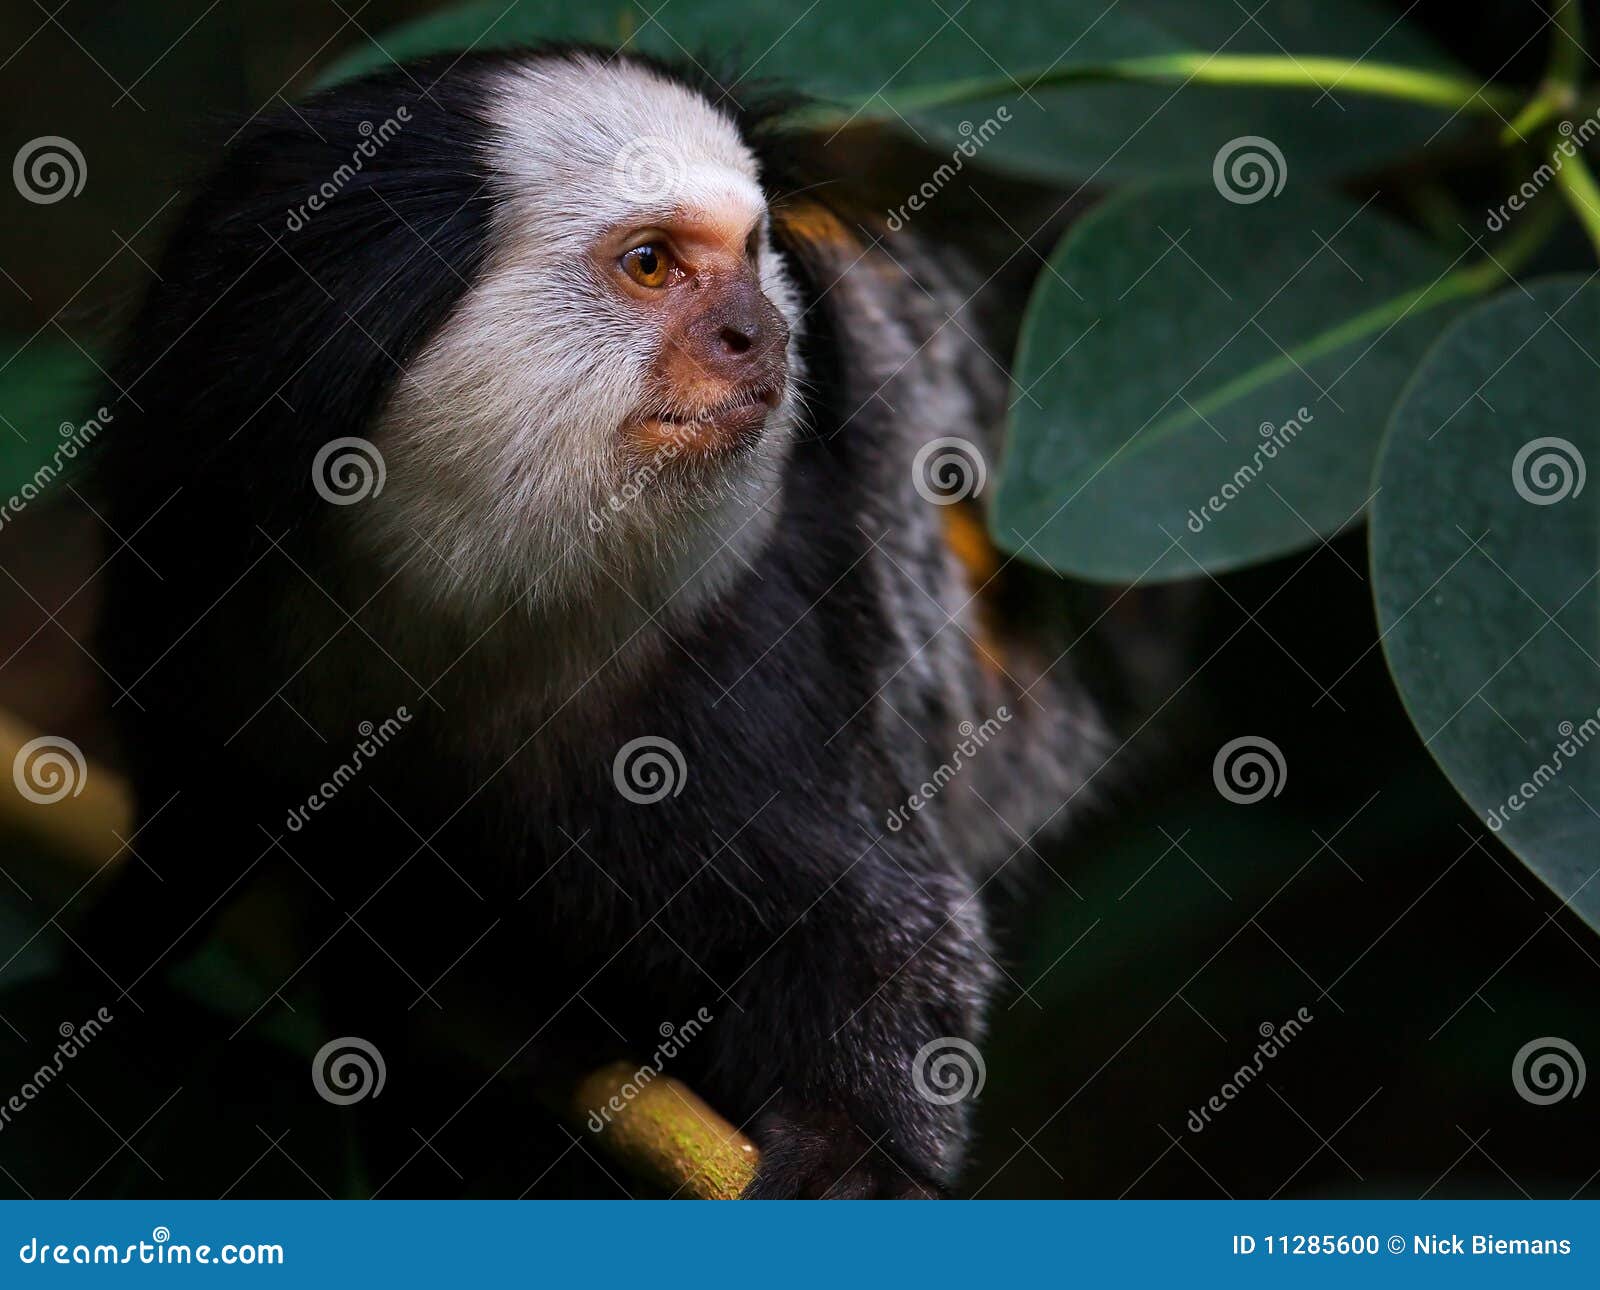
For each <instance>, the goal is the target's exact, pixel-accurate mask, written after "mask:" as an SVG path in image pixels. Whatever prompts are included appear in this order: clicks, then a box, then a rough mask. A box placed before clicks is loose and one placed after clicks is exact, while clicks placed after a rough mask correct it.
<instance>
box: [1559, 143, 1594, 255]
mask: <svg viewBox="0 0 1600 1290" xmlns="http://www.w3.org/2000/svg"><path fill="white" fill-rule="evenodd" d="M1556 183H1557V184H1558V185H1559V186H1560V188H1561V192H1562V195H1563V196H1565V197H1566V199H1567V205H1568V206H1570V207H1571V208H1572V213H1573V214H1574V215H1576V216H1577V217H1578V223H1580V224H1582V225H1583V231H1584V232H1585V233H1587V234H1588V235H1589V241H1590V242H1592V243H1594V249H1595V253H1596V254H1597V255H1600V184H1596V183H1595V179H1594V172H1593V171H1592V170H1590V169H1589V164H1588V162H1586V161H1584V159H1583V157H1582V155H1581V154H1579V153H1576V152H1574V153H1573V155H1572V156H1570V157H1568V158H1567V159H1566V160H1565V161H1563V162H1562V163H1561V165H1560V167H1559V168H1558V169H1557V170H1556Z"/></svg>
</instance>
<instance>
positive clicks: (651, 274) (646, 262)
mask: <svg viewBox="0 0 1600 1290" xmlns="http://www.w3.org/2000/svg"><path fill="white" fill-rule="evenodd" d="M672 264H673V260H672V253H671V252H670V251H668V250H667V248H666V247H664V246H662V245H660V244H659V243H656V242H646V243H645V244H644V245H643V246H636V247H634V248H633V249H632V250H631V251H629V252H627V253H626V254H625V255H624V256H623V257H622V271H623V272H624V273H626V274H627V275H628V276H629V277H630V278H632V279H633V280H634V281H635V282H637V283H638V284H639V285H640V286H641V287H664V286H666V285H667V277H668V275H670V274H671V272H672Z"/></svg>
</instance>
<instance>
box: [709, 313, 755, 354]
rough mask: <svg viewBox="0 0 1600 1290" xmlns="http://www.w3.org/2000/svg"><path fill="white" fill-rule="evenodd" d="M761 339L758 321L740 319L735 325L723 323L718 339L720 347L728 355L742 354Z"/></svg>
mask: <svg viewBox="0 0 1600 1290" xmlns="http://www.w3.org/2000/svg"><path fill="white" fill-rule="evenodd" d="M760 338H761V323H760V321H759V320H758V319H755V318H747V319H741V320H740V321H739V322H737V323H724V324H723V325H722V333H721V335H720V337H719V339H720V340H721V341H722V347H723V348H724V349H725V350H727V351H728V353H730V354H742V353H744V352H745V351H746V350H747V349H749V348H750V346H751V345H753V344H754V343H755V342H756V341H757V340H759V339H760Z"/></svg>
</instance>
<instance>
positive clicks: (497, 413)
mask: <svg viewBox="0 0 1600 1290" xmlns="http://www.w3.org/2000/svg"><path fill="white" fill-rule="evenodd" d="M488 111H489V115H490V117H491V119H492V121H493V122H494V127H495V128H494V131H493V137H492V142H491V145H490V153H491V155H490V157H489V159H488V160H489V165H490V170H491V173H492V174H493V176H494V178H493V180H492V181H491V183H492V185H493V188H494V190H495V197H496V198H497V205H496V208H495V214H494V217H493V219H492V223H491V230H490V246H489V249H488V254H487V256H486V259H485V263H484V266H483V269H482V271H481V274H480V276H479V280H478V281H477V282H476V283H475V284H474V285H473V286H472V287H471V288H470V289H469V290H468V291H467V293H466V294H465V295H464V296H463V298H462V300H461V301H460V303H459V304H458V305H457V307H456V309H455V311H454V312H453V314H452V315H451V316H450V318H449V319H448V320H447V321H446V323H445V324H444V326H443V327H442V328H441V329H440V330H439V331H438V333H437V334H436V335H434V336H433V337H432V339H431V340H429V341H428V342H427V344H426V345H425V346H424V347H423V349H422V350H421V351H420V353H419V354H418V355H417V356H416V357H415V358H414V359H413V361H412V362H411V363H410V365H409V366H408V368H407V370H406V371H405V372H404V373H403V374H402V376H401V378H400V380H399V381H398V382H397V384H396V388H395V390H394V392H393V394H392V396H391V397H390V399H389V402H388V404H387V406H386V407H385V409H384V411H383V413H382V415H381V416H380V418H379V419H378V423H377V425H376V426H375V428H374V430H373V433H372V437H373V439H374V441H375V442H376V443H377V445H378V448H379V450H380V451H381V452H382V454H383V457H384V461H385V465H386V469H387V480H386V483H385V486H384V489H383V491H382V492H381V493H380V494H378V495H377V496H375V497H371V498H368V499H367V500H366V501H365V502H363V503H362V504H361V505H360V506H359V507H353V508H351V509H352V510H356V511H359V512H360V514H359V515H358V516H353V517H352V520H353V522H354V526H355V530H356V532H357V533H358V538H357V540H358V541H360V542H362V543H363V545H365V547H366V550H367V554H368V555H369V557H376V558H377V559H378V560H380V561H381V562H382V563H383V564H384V565H386V566H388V569H389V572H392V573H397V574H398V577H399V578H400V579H404V580H406V581H407V582H408V583H409V584H410V586H411V589H412V591H413V592H420V593H421V598H422V599H423V600H425V601H427V602H429V603H432V604H434V605H435V606H437V607H438V608H439V609H441V610H445V611H453V612H456V613H460V614H461V615H463V616H465V617H469V618H470V617H477V616H479V615H482V614H489V615H491V616H492V615H495V614H499V613H501V612H502V611H503V610H504V609H505V608H506V606H508V605H510V604H514V603H516V602H517V601H519V600H521V601H523V602H525V603H526V604H527V606H528V607H529V608H530V610H531V611H532V612H533V613H535V614H536V615H540V616H545V615H555V614H557V613H559V612H570V611H571V610H572V609H575V608H578V607H582V609H583V610H584V611H585V612H588V613H595V612H600V613H604V612H606V606H608V605H610V606H614V607H615V608H616V609H617V611H618V612H619V613H622V614H624V615H625V616H632V615H633V614H634V613H635V612H636V611H640V610H642V611H643V612H646V613H649V612H654V611H655V610H657V609H659V608H661V607H662V606H664V605H670V607H671V608H672V609H674V610H679V609H681V610H684V611H692V609H693V608H694V606H695V605H696V604H698V603H700V602H701V601H702V599H703V597H704V596H706V595H708V594H716V593H717V592H719V591H721V590H723V589H725V588H726V587H727V586H728V585H729V583H730V582H731V581H732V580H733V578H735V577H736V576H737V575H738V573H739V571H740V570H741V569H742V568H743V567H744V566H745V564H746V563H747V562H748V561H749V560H750V558H751V557H752V556H753V555H754V553H755V552H756V551H757V550H759V548H760V547H761V545H762V544H763V543H764V542H765V541H766V539H767V536H768V534H769V533H770V530H771V525H772V522H773V520H774V519H775V518H776V512H777V509H778V505H779V500H780V499H779V493H780V489H781V478H782V471H783V465H784V462H785V460H786V458H787V455H788V451H789V446H790V443H791V441H792V438H793V433H794V427H795V422H796V417H797V409H796V397H795V394H794V390H795V387H796V385H797V383H798V378H799V376H800V372H799V369H798V363H797V359H796V346H797V342H798V332H799V313H800V307H799V299H798V295H797V293H796V291H795V288H794V285H793V284H792V282H791V281H790V280H789V278H788V276H787V274H786V273H785V271H784V268H783V265H782V263H781V261H780V260H779V258H778V256H777V255H776V253H775V252H773V250H772V248H771V247H770V246H765V247H764V248H763V250H762V254H761V258H760V263H761V266H762V268H761V277H762V286H763V289H764V291H765V292H766V295H767V296H768V298H769V299H770V300H771V301H772V302H773V303H774V304H775V305H776V306H777V308H778V309H779V310H780V312H782V313H783V315H784V317H785V318H786V319H787V320H788V322H789V324H790V353H789V365H790V377H791V379H790V381H789V392H788V393H787V394H786V395H785V397H784V400H783V403H782V404H781V405H780V406H779V407H778V408H777V409H775V410H774V411H773V412H772V413H771V414H770V415H769V416H768V418H767V421H766V426H765V429H764V431H763V434H762V436H761V438H760V440H759V442H758V443H757V444H756V445H754V446H753V447H752V448H750V449H748V450H746V451H744V452H740V453H737V454H733V455H731V456H729V457H728V458H726V459H725V460H724V461H723V462H722V463H721V465H720V467H719V468H715V469H706V468H704V467H702V466H700V465H699V464H698V463H696V465H695V466H694V467H693V468H691V469H688V470H685V469H680V467H682V466H684V465H686V464H687V463H682V462H679V461H666V462H663V463H652V462H649V461H645V462H641V461H639V460H637V459H633V460H630V459H629V457H628V455H627V453H626V452H625V451H624V443H625V440H624V438H623V436H622V435H621V433H620V427H621V426H622V424H623V423H624V422H625V421H626V420H627V418H628V417H629V415H630V413H631V412H632V410H633V409H635V408H636V407H637V406H638V405H639V403H640V401H641V396H642V394H643V392H644V381H645V372H646V370H647V368H648V367H649V365H650V362H651V358H652V353H651V352H650V347H649V346H648V345H641V343H640V329H639V326H638V321H637V318H636V317H635V316H634V315H633V314H631V313H630V311H629V309H628V308H627V306H626V305H625V304H623V303H622V302H621V301H619V300H618V298H617V296H616V294H615V292H614V291H613V290H612V289H610V288H603V287H602V286H601V284H599V283H597V282H596V281H594V280H593V277H592V273H591V270H590V269H589V264H590V262H591V261H590V255H589V252H590V248H591V246H592V244H593V242H594V240H595V239H596V238H597V237H598V236H599V234H600V233H601V232H602V231H603V230H606V229H609V228H613V227H615V226H616V225H618V224H622V223H625V222H628V221H637V222H639V223H640V224H647V223H649V222H650V221H651V219H652V218H660V216H661V215H663V214H664V213H665V211H666V210H667V209H670V208H672V207H689V208H702V209H709V210H719V209H727V207H728V206H729V204H737V205H739V206H741V207H747V208H748V212H749V213H750V214H751V215H757V214H759V213H760V212H761V210H762V209H764V201H763V198H762V195H761V190H760V188H759V186H758V184H757V181H756V174H757V171H756V162H755V158H754V157H753V156H752V154H751V153H750V150H749V148H748V147H747V146H746V144H745V143H744V141H743V139H742V138H741V137H740V135H739V132H738V130H737V129H736V128H735V127H734V125H733V123H732V122H731V121H730V120H728V119H727V118H726V117H724V116H723V115H722V114H721V113H720V112H718V111H717V110H716V109H715V108H713V107H712V105H711V104H710V103H709V102H707V101H706V100H705V99H704V98H702V97H701V96H699V95H697V94H695V93H693V92H692V91H690V90H688V89H686V88H684V87H682V86H679V85H677V84H675V83H674V82H671V81H669V80H666V79H665V78H663V77H660V76H658V75H656V74H654V73H651V72H648V71H644V70H641V69H639V68H637V67H634V66H630V65H626V64H622V63H615V62H613V63H605V62H602V61H600V60H597V59H593V58H588V57H584V58H578V59H571V60H569V59H542V60H536V61H532V62H529V63H527V64H524V65H522V66H519V67H515V68H509V69H508V70H507V72H506V74H505V75H504V77H503V78H502V79H501V80H500V82H499V83H498V85H496V86H495V88H494V91H493V93H492V95H491V98H490V102H489V104H488Z"/></svg>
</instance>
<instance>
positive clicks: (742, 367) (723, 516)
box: [108, 48, 802, 618]
mask: <svg viewBox="0 0 1600 1290" xmlns="http://www.w3.org/2000/svg"><path fill="white" fill-rule="evenodd" d="M716 93H717V91H716V90H714V89H713V90H710V91H702V89H701V88H699V87H698V86H697V85H693V84H690V83H689V82H688V81H686V80H683V79H680V77H679V75H678V74H676V73H673V72H672V71H670V70H668V69H665V68H662V67H658V66H657V65H655V64H653V63H650V62H648V61H645V60H642V59H639V58H635V57H632V56H627V55H610V56H607V55H602V54H600V53H597V52H594V51H590V50H586V49H574V48H551V49H543V50H535V51H523V52H514V53H476V54H468V55H461V56H456V55H441V56H439V57H436V58H433V59H427V60H423V61H421V62H418V63H413V64H410V65H408V66H407V67H405V68H391V69H389V70H388V71H385V72H379V73H376V74H374V75H372V76H367V77H363V78H360V79H358V80H354V81H350V82H348V83H346V84H342V85H339V86H337V87H335V88H332V89H329V90H324V91H322V92H320V93H318V94H315V95H313V96H311V97H310V98H309V99H307V100H305V101H304V102H302V103H299V104H296V105H294V106H292V107H288V108H285V109H284V110H282V111H273V112H267V113H263V114H261V115H260V116H258V117H257V118H254V119H252V120H251V121H249V122H247V123H246V124H245V125H244V126H242V127H240V129H239V131H238V132H237V134H236V137H235V138H234V140H232V141H231V143H230V144H229V146H228V147H227V148H226V149H225V150H224V155H223V158H222V161H221V163H220V165H218V166H217V168H216V169H215V171H214V172H213V173H212V175H211V176H210V177H209V178H208V179H207V180H206V181H205V183H204V184H203V185H202V187H201V189H200V192H199V194H198V195H197V196H196V197H195V199H194V200H193V201H192V203H191V204H190V206H189V208H188V210H187V212H186V214H185V216H184V218H183V221H182V223H181V224H180V226H179V228H178V229H177V230H176V232H175V235H174V236H173V238H172V240H171V242H170V244H169V249H168V251H167V254H166V256H165V257H164V258H163V261H162V264H161V266H160V276H159V277H158V278H157V280H156V281H155V282H154V283H152V286H151V289H150V294H149V296H148V298H147V300H146V303H145V306H144V310H143V312H142V314H141V315H140V317H139V319H138V320H137V322H136V324H135V326H134V327H133V328H132V329H131V332H130V345H129V348H128V350H127V352H126V353H125V354H124V355H123V356H122V359H121V362H120V364H119V370H118V374H117V378H116V381H115V382H114V384H115V386H116V388H117V390H118V392H119V394H125V395H127V396H129V397H128V398H126V399H124V400H123V402H122V404H121V405H119V417H120V416H123V414H124V412H125V413H126V416H125V420H126V422H127V423H128V429H127V430H126V432H125V433H123V434H122V435H120V436H118V439H117V442H116V443H115V444H113V445H111V446H110V448H109V455H110V456H111V457H115V458H117V460H116V461H115V462H113V463H111V464H110V466H109V469H108V476H109V477H110V478H113V479H115V480H116V490H115V493H116V503H115V505H116V507H117V509H118V511H119V514H121V515H122V516H123V518H125V519H126V520H127V521H128V523H129V525H130V527H138V526H139V525H141V524H143V523H144V522H145V521H147V520H148V519H150V517H151V516H152V514H154V513H156V512H157V511H158V510H160V508H161V507H162V506H163V503H164V502H165V501H166V499H168V498H170V497H171V496H173V494H174V491H175V490H177V489H181V490H182V496H183V501H182V502H181V503H180V504H178V505H177V506H176V507H168V508H167V509H166V510H162V511H161V514H162V516H163V517H164V518H163V519H162V520H161V521H160V522H161V523H162V524H170V525H177V524H180V523H181V524H183V525H186V526H187V527H188V528H189V530H190V531H191V532H192V531H194V528H195V526H204V527H205V529H206V531H208V532H209V533H211V534H212V535H213V540H212V541H211V542H210V543H208V544H207V546H206V547H205V548H203V549H197V550H196V551H195V554H194V556H193V557H192V558H193V559H195V560H207V561H210V562H213V563H220V564H225V565H229V566H230V567H232V568H233V573H232V574H228V575H226V576H225V577H224V583H223V585H227V581H228V580H229V579H231V577H232V576H235V575H237V574H238V573H240V572H242V570H243V569H244V568H246V567H248V566H249V563H250V561H251V559H253V558H254V552H255V550H256V549H258V548H259V545H260V543H261V542H262V541H265V540H267V539H269V538H270V539H271V540H272V541H278V540H281V539H283V538H285V537H287V538H289V540H290V541H291V542H293V541H296V540H297V537H296V535H299V534H306V535H307V536H306V538H305V540H304V541H302V542H301V543H300V550H301V551H302V553H303V554H304V555H305V556H307V557H309V562H307V561H305V560H302V564H303V566H304V567H305V568H306V570H307V572H308V573H310V574H312V575H313V576H316V577H317V578H319V580H322V581H326V580H327V576H328V575H329V574H333V573H337V571H338V570H339V569H340V568H341V567H342V568H343V569H344V570H345V571H346V572H347V574H348V576H346V577H344V578H343V579H342V581H343V582H344V583H345V585H346V586H347V587H348V588H349V590H350V591H351V592H352V593H356V592H359V591H360V589H361V587H363V586H366V587H369V588H370V587H374V586H376V585H378V584H380V583H382V584H384V585H388V583H389V582H390V581H392V582H393V583H394V586H395V589H396V591H397V592H400V593H403V598H404V599H405V600H406V601H407V602H408V603H409V604H411V605H412V606H414V607H415V609H416V610H417V611H420V610H421V609H423V608H424V607H427V606H432V607H434V608H438V609H442V610H443V611H444V612H446V613H458V614H460V615H462V616H465V617H468V618H472V617H479V616H482V615H484V614H487V615H488V616H490V617H494V616H496V615H498V614H500V613H502V612H504V610H505V609H506V607H507V606H509V605H512V604H516V603H517V602H519V601H520V602H523V603H525V604H527V605H530V606H532V607H534V608H535V609H538V608H540V607H550V606H554V605H556V604H564V605H567V606H573V605H578V606H582V605H586V604H590V603H592V602H593V601H594V600H595V599H596V598H597V597H599V596H602V595H607V596H611V597H613V598H615V597H618V596H622V595H624V594H625V595H626V596H627V597H629V598H631V599H633V600H634V601H635V602H637V603H639V604H642V605H647V606H648V605H650V604H651V602H652V601H654V602H655V603H657V604H660V603H665V601H666V600H668V599H671V598H672V597H674V596H675V595H676V592H677V590H678V589H680V588H683V587H685V586H694V587H699V586H703V585H726V582H727V579H728V578H729V577H730V576H732V571H733V570H735V569H737V568H738V567H741V566H740V565H739V560H740V559H741V558H742V557H743V555H748V553H749V552H750V550H751V548H752V546H753V544H758V543H759V542H761V541H762V540H763V539H764V536H765V535H766V534H767V533H768V532H770V526H771V524H772V522H773V519H774V516H775V512H776V509H777V507H776V505H775V504H774V496H775V493H776V492H777V490H778V488H779V481H780V479H781V476H782V471H783V467H784V465H785V462H786V459H787V455H788V452H789V449H790V444H791V441H792V439H793V436H794V432H795V427H796V423H797V421H798V420H799V413H798V408H799V396H798V393H797V391H798V388H799V386H800V384H801V380H802V377H801V373H800V370H799V359H798V353H799V325H800V317H801V305H800V298H799V293H798V290H797V288H796V285H795V281H794V279H792V278H791V276H790V273H789V270H788V268H787V266H786V262H785V259H784V256H783V255H782V254H780V252H779V251H778V249H777V248H776V246H775V244H774V240H773V236H772V221H773V213H772V211H771V210H770V209H769V201H768V197H769V194H768V191H767V189H766V187H765V185H766V183H767V182H768V181H767V178H766V176H764V175H763V173H762V169H761V165H760V164H759V163H758V160H757V154H756V151H755V149H754V147H753V145H752V141H751V138H750V137H749V130H750V128H751V127H747V126H746V125H744V124H742V123H743V122H744V121H746V120H747V119H755V118H753V117H751V118H747V116H746V112H745V108H744V107H741V106H740V105H737V104H735V103H734V102H733V100H731V99H729V100H727V101H725V102H718V101H716V99H715V97H714V96H715V95H716ZM745 96H746V97H747V98H748V97H749V95H748V91H745ZM746 106H748V105H746ZM330 503H333V505H330ZM202 512H203V514H202ZM180 513H181V514H182V515H183V516H184V518H183V519H182V520H181V521H180V520H179V519H178V518H177V517H178V516H179V515H180ZM113 522H115V521H113ZM226 534H236V535H238V536H239V538H240V541H239V543H238V544H237V545H232V544H230V541H225V540H224V535H226ZM329 534H331V540H330V538H329V536H328V535H329ZM741 553H742V554H741ZM218 572H219V576H222V575H223V574H224V572H225V571H223V570H219V571H218ZM362 598H364V597H362ZM357 603H359V600H358V601H357Z"/></svg>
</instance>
